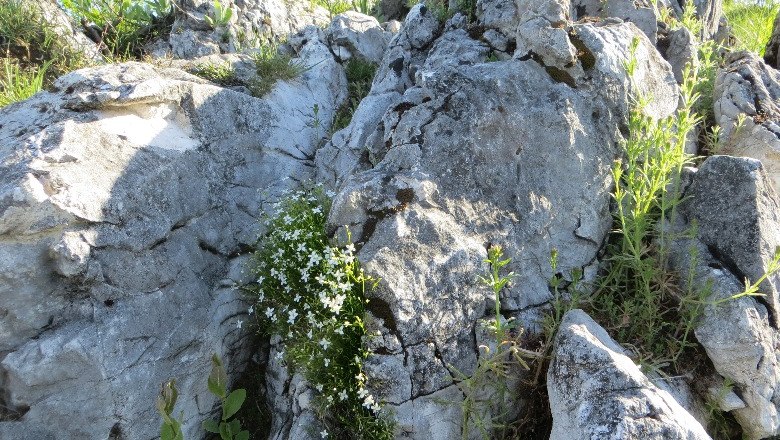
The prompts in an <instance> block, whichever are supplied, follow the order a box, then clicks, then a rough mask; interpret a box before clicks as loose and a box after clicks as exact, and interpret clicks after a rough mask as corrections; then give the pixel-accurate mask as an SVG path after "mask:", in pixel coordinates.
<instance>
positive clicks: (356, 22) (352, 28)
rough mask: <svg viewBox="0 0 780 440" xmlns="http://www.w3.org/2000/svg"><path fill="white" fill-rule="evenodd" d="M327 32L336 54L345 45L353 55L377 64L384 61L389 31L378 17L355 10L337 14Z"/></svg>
mask: <svg viewBox="0 0 780 440" xmlns="http://www.w3.org/2000/svg"><path fill="white" fill-rule="evenodd" d="M327 33H328V36H329V40H330V47H331V50H333V53H335V54H336V55H338V54H339V49H340V48H342V47H343V48H346V49H348V50H349V51H350V52H351V53H352V54H353V55H355V56H357V57H359V58H361V59H363V60H366V61H370V62H372V63H375V64H379V62H380V61H382V56H383V55H384V52H385V49H386V48H387V44H388V42H389V41H390V35H389V33H388V32H385V30H384V29H382V26H380V25H379V22H378V21H377V20H376V18H374V17H371V16H369V15H364V14H361V13H359V12H354V11H349V12H345V13H343V14H340V15H337V16H336V17H335V18H334V19H333V21H332V22H331V24H330V27H329V28H328V31H327Z"/></svg>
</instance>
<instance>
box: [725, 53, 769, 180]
mask: <svg viewBox="0 0 780 440" xmlns="http://www.w3.org/2000/svg"><path fill="white" fill-rule="evenodd" d="M778 96H780V72H778V71H777V70H775V69H773V68H771V67H769V66H768V65H767V64H766V63H765V62H764V61H763V60H762V59H761V58H760V57H759V56H758V55H757V54H751V53H749V52H737V53H732V54H729V55H728V56H727V57H726V65H725V66H724V67H723V68H722V69H720V70H719V71H718V76H717V78H716V79H715V91H714V93H713V101H714V107H715V119H716V121H717V123H718V124H719V125H720V127H721V133H722V135H721V145H722V146H721V147H720V149H719V150H718V153H719V154H728V155H732V156H746V157H752V158H754V159H758V160H760V161H761V162H762V163H763V167H764V170H765V172H766V173H767V174H768V175H769V177H770V179H771V180H772V183H773V185H774V187H775V190H778V189H780V104H778V101H777V97H778Z"/></svg>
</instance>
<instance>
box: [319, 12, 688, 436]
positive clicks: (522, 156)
mask: <svg viewBox="0 0 780 440" xmlns="http://www.w3.org/2000/svg"><path fill="white" fill-rule="evenodd" d="M459 23H461V22H460V21H459V20H458V18H457V16H456V17H454V18H453V19H452V20H450V21H449V22H448V23H447V24H446V25H445V26H444V27H443V28H442V27H441V25H440V24H438V23H437V21H436V19H435V17H432V13H431V11H430V10H428V9H427V8H426V7H424V6H416V7H415V8H413V9H412V10H411V11H410V13H409V15H408V17H407V20H406V22H405V23H404V25H403V27H402V29H401V31H400V33H399V34H398V35H396V37H395V38H394V39H393V40H392V41H391V43H390V47H389V48H388V50H387V52H386V53H385V57H384V59H383V61H382V63H381V64H380V66H379V70H378V73H377V77H376V78H375V79H374V82H373V86H372V90H371V92H370V94H369V96H368V97H367V98H366V99H364V100H363V102H362V103H361V105H360V106H359V107H358V109H357V111H356V112H355V116H354V118H353V120H352V123H351V124H350V125H349V126H348V127H347V128H345V129H344V130H342V131H340V132H338V133H336V134H335V135H334V136H333V139H332V141H331V142H330V143H329V144H328V145H326V146H325V147H324V148H323V149H321V150H319V151H318V152H317V159H316V162H317V164H318V175H319V176H320V178H321V179H322V180H323V181H324V182H326V183H327V184H328V185H330V186H331V187H332V188H333V189H334V190H336V192H337V194H336V197H335V199H334V203H333V208H332V211H331V215H330V218H329V223H330V224H331V226H332V228H333V231H334V232H335V234H337V235H338V236H339V237H341V238H344V237H345V236H346V234H345V229H344V228H342V226H343V225H347V226H348V227H349V230H350V231H351V236H352V238H353V240H355V241H357V242H359V244H360V245H362V248H361V250H360V252H359V258H360V260H361V261H362V262H363V264H364V267H365V269H366V270H367V271H368V272H369V273H370V274H371V275H372V276H375V277H377V278H379V279H381V280H382V281H381V283H380V284H379V285H378V287H377V288H376V289H375V290H373V291H371V292H370V294H369V295H370V300H371V301H370V303H369V314H370V317H371V318H370V321H371V322H372V325H373V326H372V329H373V330H375V331H379V332H380V333H381V334H382V338H377V340H378V341H379V342H377V344H378V345H377V346H376V347H373V348H374V353H375V354H374V355H372V356H371V357H370V358H369V361H368V362H369V363H370V365H371V373H372V374H371V375H370V376H369V382H371V377H372V376H373V377H376V378H388V377H392V378H393V379H394V382H392V383H394V384H395V385H392V386H388V385H387V383H388V382H387V381H385V380H377V381H376V382H375V383H374V384H373V385H372V386H373V389H372V392H373V393H374V395H375V396H378V397H380V398H381V399H382V400H383V401H384V402H385V403H386V404H387V405H388V406H389V408H390V410H391V411H393V412H394V413H395V414H396V419H397V421H398V426H399V429H400V430H401V432H407V433H409V432H410V433H415V434H414V435H415V436H417V435H419V438H429V437H426V436H428V435H429V433H433V432H435V433H436V436H438V437H437V438H453V437H458V436H460V432H461V429H462V428H463V427H462V426H461V424H460V418H459V417H457V415H458V413H459V411H460V408H459V403H458V402H460V400H462V397H459V396H460V394H459V393H458V388H457V387H458V384H457V383H454V382H453V380H452V377H454V376H456V373H455V372H456V371H458V372H462V373H463V374H467V375H469V374H471V373H472V372H473V371H474V368H475V366H476V364H477V347H476V343H475V341H474V336H473V335H474V332H475V327H476V326H477V323H478V322H479V320H480V319H481V318H482V317H483V316H484V315H485V313H486V312H491V313H492V306H487V305H486V303H487V304H491V303H492V302H491V301H490V300H491V298H490V293H489V291H488V290H487V289H486V288H484V287H483V286H481V285H479V283H478V282H477V281H476V279H477V275H478V274H480V273H481V272H483V271H484V270H485V267H484V264H483V262H482V260H483V259H484V258H485V255H486V251H485V249H486V246H487V245H489V244H501V245H503V246H504V248H505V249H508V252H509V253H508V255H507V256H508V257H511V258H513V262H512V264H511V265H510V266H509V267H508V268H507V270H513V271H514V272H515V273H517V274H518V278H517V280H518V282H516V283H512V285H511V287H510V288H508V289H506V290H505V291H503V292H502V294H501V298H500V300H501V309H502V310H501V311H502V312H503V313H505V314H506V315H512V314H515V313H519V312H520V311H522V310H527V309H529V308H534V307H536V306H540V305H544V304H546V303H547V302H548V301H549V300H550V298H551V294H550V292H549V290H548V280H549V279H550V278H551V277H552V275H553V270H552V268H551V267H550V265H549V257H550V252H551V250H552V249H558V251H559V252H558V255H559V267H558V271H560V272H561V273H564V274H569V273H570V271H571V269H574V268H578V269H583V268H584V272H585V273H586V274H588V276H592V275H593V274H594V272H595V268H596V266H595V264H594V262H595V261H596V260H597V254H598V252H599V249H601V246H602V244H603V242H604V240H605V238H606V236H607V234H608V232H609V230H610V226H611V216H610V214H609V204H610V195H609V194H610V187H611V185H612V178H611V168H612V165H613V161H614V159H615V157H617V156H618V155H619V154H620V147H619V145H620V142H621V139H622V136H621V134H620V130H619V127H620V126H621V125H622V124H623V121H624V120H625V118H626V116H627V114H628V109H629V103H630V98H629V97H630V96H631V95H632V94H635V93H640V92H641V93H646V94H652V95H653V96H656V100H655V102H654V105H653V106H651V108H650V111H651V112H652V114H654V115H656V116H659V117H662V116H666V115H669V114H671V113H672V112H674V110H675V108H676V104H677V94H678V89H677V86H676V83H675V80H674V76H673V74H672V71H671V68H670V66H669V65H668V63H666V62H665V61H664V60H663V59H662V58H661V57H660V55H659V54H658V52H657V51H656V49H655V48H654V46H653V44H652V43H651V42H650V41H649V40H648V39H647V37H646V36H645V35H644V34H643V33H642V32H641V31H640V30H639V29H638V28H637V27H636V26H634V25H633V24H631V23H619V24H611V25H593V24H570V23H567V24H565V26H564V27H565V28H564V29H562V31H563V35H562V36H563V38H566V39H567V41H569V42H572V41H573V42H572V43H571V44H572V45H574V46H575V47H577V48H578V49H577V51H576V52H575V54H577V59H576V62H575V63H574V65H571V66H564V67H556V66H555V65H552V64H548V63H546V61H545V59H543V58H542V59H540V58H536V57H521V58H518V59H510V60H507V61H501V62H486V58H487V53H488V50H487V48H486V46H485V45H484V44H483V43H482V42H481V41H479V40H478V39H477V38H475V36H474V35H473V34H470V33H469V32H466V31H465V29H464V28H463V26H462V25H461V24H459ZM634 38H638V39H639V41H640V44H639V47H638V49H637V52H636V53H637V58H638V68H637V73H636V75H637V76H636V78H635V79H636V81H635V82H631V81H629V79H628V78H627V76H626V73H625V71H624V68H623V62H624V60H625V54H626V53H628V50H629V47H630V46H631V42H632V40H633V39H634ZM547 43H548V42H547V41H545V40H539V41H538V42H536V43H534V44H535V45H538V46H539V47H541V46H542V45H544V44H547ZM535 47H536V46H534V47H532V48H531V49H532V50H534V51H535V50H536V49H535ZM539 53H540V52H539ZM488 307H489V308H488ZM444 396H448V397H447V400H451V401H450V402H449V403H442V401H443V398H444ZM449 396H454V397H449ZM453 399H454V400H453ZM437 402H438V403H437ZM434 412H437V413H441V414H443V416H442V417H436V418H428V417H421V414H422V413H425V414H428V413H434Z"/></svg>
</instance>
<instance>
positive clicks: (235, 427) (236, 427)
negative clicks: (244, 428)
mask: <svg viewBox="0 0 780 440" xmlns="http://www.w3.org/2000/svg"><path fill="white" fill-rule="evenodd" d="M230 430H231V431H233V432H238V431H241V422H240V421H239V420H238V419H233V420H232V421H231V422H230Z"/></svg>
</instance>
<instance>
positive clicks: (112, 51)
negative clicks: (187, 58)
mask: <svg viewBox="0 0 780 440" xmlns="http://www.w3.org/2000/svg"><path fill="white" fill-rule="evenodd" d="M62 4H63V6H64V7H65V8H66V9H67V10H68V11H69V12H70V13H71V15H73V17H75V18H76V19H77V20H78V21H79V22H80V23H81V25H82V26H83V27H84V29H85V31H86V32H87V34H88V35H90V37H91V38H92V39H93V40H95V41H97V42H99V43H100V44H101V45H102V46H103V48H104V49H105V50H104V51H105V52H106V55H110V56H112V57H117V58H120V59H123V58H130V57H140V56H141V55H142V53H143V45H144V44H145V43H146V42H148V41H151V40H154V39H155V38H157V37H159V36H161V35H163V34H165V33H166V32H170V26H171V24H172V18H173V14H172V13H173V4H172V3H171V1H170V0H62Z"/></svg>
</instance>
